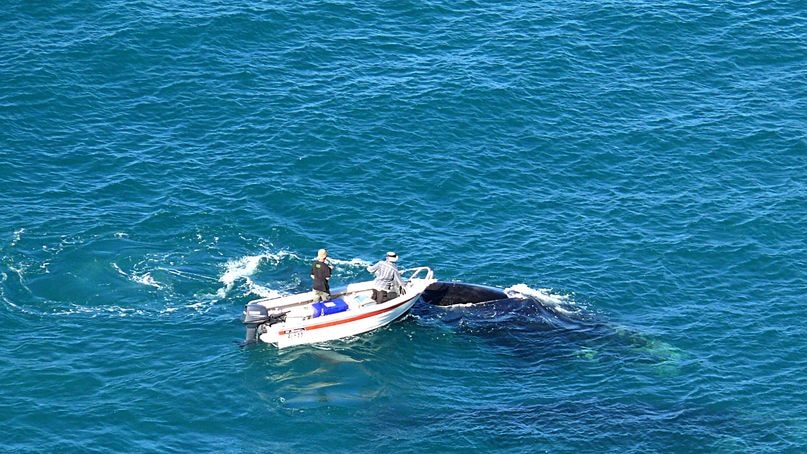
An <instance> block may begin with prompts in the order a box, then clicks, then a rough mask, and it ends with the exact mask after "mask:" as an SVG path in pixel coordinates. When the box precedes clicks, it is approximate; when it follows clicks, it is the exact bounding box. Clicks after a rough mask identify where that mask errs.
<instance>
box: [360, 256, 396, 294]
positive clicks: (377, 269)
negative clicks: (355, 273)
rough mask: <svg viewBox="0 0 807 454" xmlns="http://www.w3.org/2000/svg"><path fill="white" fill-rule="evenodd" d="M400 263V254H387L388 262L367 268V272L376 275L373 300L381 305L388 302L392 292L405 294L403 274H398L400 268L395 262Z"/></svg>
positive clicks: (382, 261)
mask: <svg viewBox="0 0 807 454" xmlns="http://www.w3.org/2000/svg"><path fill="white" fill-rule="evenodd" d="M397 261H398V254H396V253H394V252H387V258H386V260H380V261H379V262H378V263H376V264H375V265H370V266H368V267H367V271H369V272H371V273H373V274H374V275H375V281H373V299H374V300H375V301H376V302H377V303H378V304H381V303H383V302H385V301H387V299H388V297H389V294H390V293H392V292H395V293H398V294H401V293H403V285H404V283H403V280H402V279H401V273H399V272H398V267H397V266H395V262H397Z"/></svg>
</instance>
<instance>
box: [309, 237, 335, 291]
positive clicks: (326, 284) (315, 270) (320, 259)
mask: <svg viewBox="0 0 807 454" xmlns="http://www.w3.org/2000/svg"><path fill="white" fill-rule="evenodd" d="M327 258H328V251H326V250H325V249H320V250H319V251H318V252H317V259H316V260H314V263H313V264H312V265H311V279H313V281H314V285H313V287H314V302H317V301H326V300H329V299H331V284H330V281H331V271H333V266H331V264H330V263H328V262H326V261H325V259H327Z"/></svg>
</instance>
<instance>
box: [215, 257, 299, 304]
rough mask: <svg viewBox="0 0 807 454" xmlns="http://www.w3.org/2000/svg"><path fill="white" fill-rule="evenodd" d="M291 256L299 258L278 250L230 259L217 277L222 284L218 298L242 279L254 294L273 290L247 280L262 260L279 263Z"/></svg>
mask: <svg viewBox="0 0 807 454" xmlns="http://www.w3.org/2000/svg"><path fill="white" fill-rule="evenodd" d="M287 258H292V259H299V257H297V255H295V254H293V253H291V252H288V251H279V252H274V253H269V252H267V253H263V254H259V255H247V256H245V257H241V258H238V259H235V260H230V261H229V262H227V263H226V264H225V265H224V268H225V270H224V274H222V275H221V277H220V278H219V282H221V283H222V284H224V287H223V288H220V289H219V290H218V291H217V292H216V295H217V296H218V297H219V298H224V297H225V296H226V295H227V293H228V292H229V291H230V290H232V289H233V287H234V286H235V283H236V281H238V280H241V279H244V280H245V281H246V282H247V284H249V285H250V289H251V291H253V292H254V293H256V294H259V295H260V294H261V293H259V292H263V293H266V292H274V290H271V289H267V288H265V287H261V286H260V285H257V284H255V283H254V282H252V281H251V280H247V278H249V277H250V276H252V275H253V274H255V272H256V271H257V270H258V267H260V265H261V263H262V262H270V263H273V264H275V265H277V264H278V263H280V261H281V260H284V259H287Z"/></svg>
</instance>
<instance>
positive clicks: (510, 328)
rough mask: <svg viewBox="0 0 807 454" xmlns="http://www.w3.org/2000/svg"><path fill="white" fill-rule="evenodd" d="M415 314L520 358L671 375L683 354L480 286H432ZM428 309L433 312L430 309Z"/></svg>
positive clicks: (594, 319) (590, 317) (591, 318)
mask: <svg viewBox="0 0 807 454" xmlns="http://www.w3.org/2000/svg"><path fill="white" fill-rule="evenodd" d="M421 298H422V300H423V302H425V303H427V305H426V306H421V308H420V309H419V315H420V316H423V317H426V318H430V319H437V320H440V321H442V322H443V323H444V324H446V325H448V326H453V327H455V328H454V329H456V330H457V332H459V333H465V334H469V335H473V336H477V337H485V338H489V339H491V340H492V341H495V342H496V343H498V344H500V345H509V347H510V348H511V350H512V351H513V352H515V353H518V354H519V356H522V357H524V358H525V359H529V358H535V357H536V356H538V357H546V356H548V355H551V354H563V355H568V354H571V355H574V356H577V357H579V358H582V359H587V360H593V361H599V360H605V358H608V357H613V356H616V357H618V358H619V360H624V358H625V357H630V358H633V359H634V360H636V361H641V362H647V363H648V364H650V365H653V366H654V367H655V368H656V369H657V372H658V373H659V374H662V375H674V374H676V373H678V367H679V365H680V364H682V363H683V362H684V361H685V359H686V354H685V353H684V352H682V351H681V350H679V349H677V348H675V347H674V346H672V345H670V344H668V343H666V342H663V341H661V340H658V339H654V338H652V337H650V336H647V335H645V334H642V333H640V332H637V331H635V330H632V329H629V328H626V327H622V326H618V325H614V324H613V323H611V322H609V321H606V320H603V319H602V318H601V317H599V316H597V315H596V314H590V313H587V312H586V311H579V312H576V313H569V312H566V311H563V310H558V308H557V307H555V306H553V305H552V304H547V303H546V302H544V301H541V300H540V299H538V298H535V297H534V296H531V295H524V294H521V293H519V292H518V291H513V290H510V289H508V290H503V289H499V288H496V287H489V286H486V285H479V284H470V283H464V282H443V281H438V282H435V283H433V284H431V285H429V286H428V287H427V288H426V290H425V291H424V292H423V294H422V295H421ZM429 307H433V308H434V309H432V310H430V309H428V308H429Z"/></svg>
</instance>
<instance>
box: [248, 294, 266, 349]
mask: <svg viewBox="0 0 807 454" xmlns="http://www.w3.org/2000/svg"><path fill="white" fill-rule="evenodd" d="M269 320H270V317H269V312H268V311H267V310H266V308H265V307H263V306H261V305H260V304H247V305H246V306H244V320H243V321H244V326H246V327H247V338H246V339H244V343H246V344H251V343H253V342H255V340H256V334H257V331H258V327H259V326H261V325H263V324H264V323H266V322H268V321H269Z"/></svg>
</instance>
